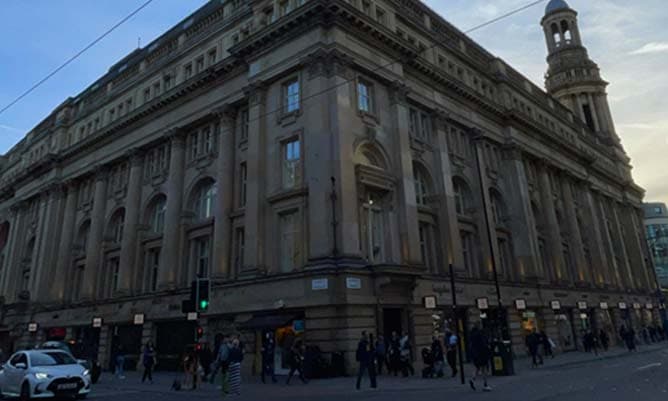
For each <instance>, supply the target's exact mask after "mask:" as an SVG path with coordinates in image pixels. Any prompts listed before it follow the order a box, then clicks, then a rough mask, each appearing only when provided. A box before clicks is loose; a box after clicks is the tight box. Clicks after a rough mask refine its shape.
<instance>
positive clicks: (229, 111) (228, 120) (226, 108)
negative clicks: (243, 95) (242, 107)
mask: <svg viewBox="0 0 668 401" xmlns="http://www.w3.org/2000/svg"><path fill="white" fill-rule="evenodd" d="M212 114H213V115H214V116H216V117H218V118H219V119H220V122H221V124H222V125H228V126H234V122H235V121H236V119H237V108H236V107H234V106H233V105H231V104H229V103H225V104H223V105H222V106H219V107H216V108H215V109H213V111H212Z"/></svg>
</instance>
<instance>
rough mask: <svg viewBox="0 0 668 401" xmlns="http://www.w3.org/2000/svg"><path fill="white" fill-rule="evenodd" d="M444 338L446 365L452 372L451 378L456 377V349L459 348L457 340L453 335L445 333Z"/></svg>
mask: <svg viewBox="0 0 668 401" xmlns="http://www.w3.org/2000/svg"><path fill="white" fill-rule="evenodd" d="M445 338H446V339H447V341H448V342H447V352H446V358H447V360H448V365H449V366H450V370H451V371H452V376H451V377H455V376H457V373H459V371H458V370H457V347H458V346H459V339H458V338H457V335H456V334H454V333H450V332H447V333H445Z"/></svg>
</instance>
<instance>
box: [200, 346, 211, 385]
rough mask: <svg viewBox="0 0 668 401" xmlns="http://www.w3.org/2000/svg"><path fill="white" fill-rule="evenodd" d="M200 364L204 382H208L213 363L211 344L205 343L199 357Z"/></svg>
mask: <svg viewBox="0 0 668 401" xmlns="http://www.w3.org/2000/svg"><path fill="white" fill-rule="evenodd" d="M199 363H200V367H201V368H202V381H203V382H206V381H208V378H209V375H210V374H211V364H212V363H213V352H211V348H210V347H209V343H204V344H203V345H202V349H201V351H200V355H199Z"/></svg>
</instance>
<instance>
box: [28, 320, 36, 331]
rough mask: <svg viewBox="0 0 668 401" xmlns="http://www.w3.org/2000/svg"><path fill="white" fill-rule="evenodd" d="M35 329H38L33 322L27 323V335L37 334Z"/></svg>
mask: <svg viewBox="0 0 668 401" xmlns="http://www.w3.org/2000/svg"><path fill="white" fill-rule="evenodd" d="M37 327H38V325H37V323H35V322H30V323H28V332H29V333H36V332H37Z"/></svg>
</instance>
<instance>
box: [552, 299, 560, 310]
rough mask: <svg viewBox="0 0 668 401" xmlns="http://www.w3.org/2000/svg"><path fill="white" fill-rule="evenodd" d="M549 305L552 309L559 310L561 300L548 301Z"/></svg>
mask: <svg viewBox="0 0 668 401" xmlns="http://www.w3.org/2000/svg"><path fill="white" fill-rule="evenodd" d="M550 307H551V308H552V310H561V302H559V301H550Z"/></svg>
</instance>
